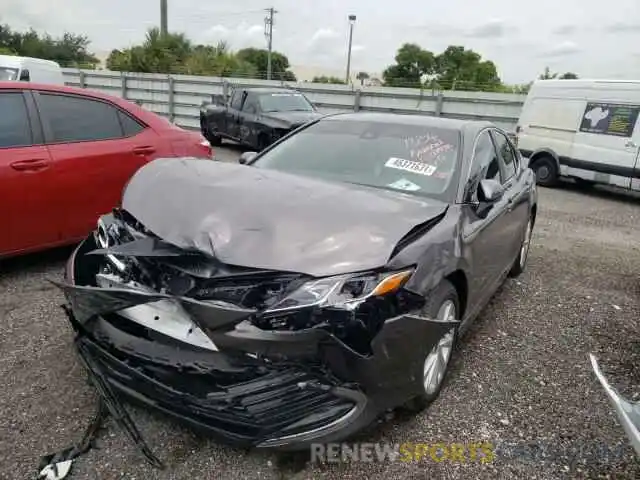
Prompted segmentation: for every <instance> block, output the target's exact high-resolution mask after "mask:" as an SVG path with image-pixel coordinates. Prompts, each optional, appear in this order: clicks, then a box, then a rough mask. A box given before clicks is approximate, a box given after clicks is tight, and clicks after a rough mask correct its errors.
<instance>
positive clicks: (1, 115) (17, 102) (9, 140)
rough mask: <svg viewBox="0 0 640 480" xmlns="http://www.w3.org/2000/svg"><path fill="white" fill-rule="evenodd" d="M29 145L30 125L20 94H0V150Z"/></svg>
mask: <svg viewBox="0 0 640 480" xmlns="http://www.w3.org/2000/svg"><path fill="white" fill-rule="evenodd" d="M31 144H32V139H31V124H30V123H29V115H28V114H27V105H26V104H25V103H24V97H23V96H22V93H19V92H11V93H0V148H11V147H25V146H29V145H31Z"/></svg>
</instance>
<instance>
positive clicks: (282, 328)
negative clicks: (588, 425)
mask: <svg viewBox="0 0 640 480" xmlns="http://www.w3.org/2000/svg"><path fill="white" fill-rule="evenodd" d="M243 160H244V162H245V163H247V165H237V164H226V163H222V162H209V161H203V160H190V159H180V160H175V159H167V160H157V161H154V162H151V163H150V164H148V165H146V166H144V167H143V168H141V169H140V170H139V171H138V172H137V173H136V174H135V175H134V176H133V178H132V179H131V180H130V182H129V184H128V185H127V187H126V189H125V191H124V194H123V198H122V202H121V205H120V206H119V208H117V209H115V210H114V211H113V212H112V213H110V214H108V215H104V216H103V217H102V218H100V219H99V221H98V226H97V229H96V231H95V232H94V234H92V235H91V236H89V237H88V238H87V239H86V240H85V241H84V242H83V243H82V244H81V245H80V246H79V247H78V248H77V250H76V251H75V252H74V253H73V255H72V256H71V258H70V260H69V262H68V265H67V271H66V276H65V281H64V282H63V283H60V284H59V286H60V287H61V288H62V289H63V290H64V293H65V295H66V298H67V300H68V305H67V307H66V311H67V314H68V316H69V319H70V322H71V324H72V326H73V328H74V330H75V331H76V333H77V335H76V338H75V346H76V348H77V350H78V352H79V353H80V357H81V359H82V360H83V361H84V364H85V366H87V368H88V369H89V371H90V373H91V375H90V376H91V378H92V379H94V384H96V386H98V387H99V389H100V393H101V394H102V395H103V396H104V397H105V398H109V401H110V405H111V408H110V410H111V411H112V412H113V411H114V409H116V410H117V408H116V407H115V406H114V405H116V403H117V402H120V401H121V400H122V399H128V400H130V401H134V402H137V403H139V404H142V405H145V406H147V407H149V408H152V409H155V410H158V411H160V412H164V413H166V414H169V415H171V416H173V417H175V418H177V419H179V420H181V421H183V422H185V423H187V424H188V425H191V426H193V427H196V428H198V429H203V430H205V431H207V432H209V433H210V434H212V435H214V436H216V437H217V438H219V439H221V440H222V441H224V442H226V443H230V444H234V445H239V446H245V447H262V448H272V447H274V448H285V449H302V448H308V445H309V444H310V443H311V442H330V441H339V440H342V439H345V438H347V437H349V436H350V435H352V434H353V433H355V432H357V431H359V430H361V429H362V428H364V427H365V426H367V425H369V424H371V423H372V422H373V421H374V420H376V418H378V417H379V416H380V415H381V414H382V413H383V412H385V411H387V410H388V409H392V408H395V407H399V406H406V407H409V408H411V409H414V410H420V409H423V408H425V407H426V406H427V405H428V404H429V403H430V402H432V401H433V400H434V399H435V398H436V397H437V395H438V393H439V392H440V389H441V387H442V385H443V381H444V379H445V376H446V373H447V369H448V367H449V364H450V359H451V353H452V351H453V350H454V347H455V345H456V341H457V340H458V338H459V336H460V334H461V333H462V332H464V331H465V330H466V328H467V327H468V326H469V324H470V322H471V321H472V320H473V319H474V318H475V317H476V316H477V314H478V313H479V312H480V310H481V309H482V308H483V306H484V305H486V303H487V302H488V301H489V299H490V298H491V296H492V295H493V294H494V293H495V291H496V290H497V289H498V287H499V286H500V284H501V283H502V282H503V281H504V279H505V277H506V276H508V275H511V276H516V275H518V274H520V273H521V272H522V271H523V270H524V268H525V265H526V260H527V254H528V251H529V242H530V239H531V232H532V229H533V226H534V222H535V219H536V208H537V206H536V200H537V197H536V187H535V177H534V175H533V173H532V172H531V170H529V169H528V168H527V167H526V166H525V165H523V164H522V162H521V159H520V156H519V154H518V153H517V150H516V149H515V148H514V146H513V145H512V143H511V142H510V141H509V139H508V138H507V136H506V134H505V133H504V132H503V131H501V130H500V129H498V128H497V127H495V126H494V125H492V124H489V123H484V122H482V123H480V122H469V121H459V120H446V119H439V118H433V117H423V116H402V115H392V114H375V113H359V114H342V115H333V116H328V117H324V118H322V119H319V120H317V121H314V122H312V123H310V124H309V125H307V126H305V127H302V128H301V129H299V130H297V131H296V132H294V133H293V134H291V135H289V136H287V137H285V138H283V139H281V140H279V141H278V142H276V143H275V144H274V145H272V146H271V147H269V148H267V149H266V150H264V151H263V152H261V153H260V154H257V155H254V154H245V155H244V156H243Z"/></svg>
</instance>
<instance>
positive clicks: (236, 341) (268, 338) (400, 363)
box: [209, 314, 460, 408]
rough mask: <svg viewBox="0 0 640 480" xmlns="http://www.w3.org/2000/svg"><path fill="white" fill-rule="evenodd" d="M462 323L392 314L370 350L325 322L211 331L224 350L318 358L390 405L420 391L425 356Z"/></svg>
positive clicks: (245, 325)
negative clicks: (357, 347) (348, 342)
mask: <svg viewBox="0 0 640 480" xmlns="http://www.w3.org/2000/svg"><path fill="white" fill-rule="evenodd" d="M459 324H460V322H458V321H456V322H449V321H441V320H437V319H429V318H427V317H422V316H418V315H411V314H408V315H400V316H397V317H393V318H390V319H387V320H385V322H384V324H383V326H382V328H381V330H380V331H379V332H378V334H377V335H376V336H375V337H374V339H373V341H372V351H373V353H372V354H371V355H367V356H365V355H362V354H360V353H358V352H356V351H354V350H353V349H351V348H350V347H349V346H348V345H346V344H345V343H343V342H342V341H340V340H339V339H338V338H337V337H336V336H335V335H333V334H332V333H330V332H328V331H326V330H323V329H320V328H310V329H306V330H297V331H265V330H262V329H260V328H258V327H255V326H254V325H252V324H251V323H249V322H247V321H245V322H241V323H239V324H237V325H236V326H235V328H234V329H233V330H230V331H227V332H224V333H222V332H210V333H209V335H210V336H211V339H212V340H213V341H214V343H215V344H216V345H218V347H219V348H220V349H221V350H224V349H229V350H237V351H238V350H239V351H243V352H247V353H255V354H259V355H263V356H265V357H277V358H281V357H284V358H288V359H289V360H297V361H302V360H304V359H314V358H315V359H319V360H320V361H321V362H322V363H323V364H325V365H327V366H328V368H329V369H330V370H331V371H332V372H333V373H334V374H335V375H336V376H337V377H338V378H339V379H340V380H341V381H344V382H353V383H357V384H359V385H361V387H362V389H363V391H364V392H365V394H366V395H367V396H369V397H371V398H372V400H373V401H374V402H375V403H376V404H377V405H379V406H383V408H390V407H395V406H397V405H399V404H401V403H403V402H404V401H406V400H407V399H409V398H412V397H414V396H416V395H419V394H420V393H421V389H422V388H423V387H422V382H419V381H418V379H421V378H422V375H423V367H424V359H425V358H426V356H427V355H428V353H429V352H430V351H431V350H432V349H433V347H434V346H435V345H436V344H437V343H438V342H439V341H440V339H441V338H442V337H443V336H444V335H445V334H446V333H447V332H449V331H450V330H451V328H452V327H453V328H457V327H458V326H459Z"/></svg>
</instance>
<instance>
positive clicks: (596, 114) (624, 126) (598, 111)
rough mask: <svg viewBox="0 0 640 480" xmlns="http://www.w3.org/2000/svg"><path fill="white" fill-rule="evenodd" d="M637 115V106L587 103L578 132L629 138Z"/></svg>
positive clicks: (638, 111)
mask: <svg viewBox="0 0 640 480" xmlns="http://www.w3.org/2000/svg"><path fill="white" fill-rule="evenodd" d="M639 113H640V106H639V105H621V104H613V103H597V102H589V103H587V106H586V108H585V109H584V113H583V114H582V121H581V122H580V131H581V132H584V133H597V134H600V135H614V136H616V137H626V138H630V137H631V135H632V134H633V128H634V127H635V125H636V121H637V120H638V114H639Z"/></svg>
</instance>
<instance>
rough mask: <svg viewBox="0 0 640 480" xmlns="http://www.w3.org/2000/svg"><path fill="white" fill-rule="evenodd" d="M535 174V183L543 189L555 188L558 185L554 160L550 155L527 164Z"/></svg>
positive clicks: (557, 174)
mask: <svg viewBox="0 0 640 480" xmlns="http://www.w3.org/2000/svg"><path fill="white" fill-rule="evenodd" d="M529 168H531V170H533V171H534V173H535V174H536V183H537V184H538V185H542V186H543V187H555V186H556V185H557V184H558V180H559V178H558V177H559V172H558V165H557V164H556V160H555V159H554V158H553V157H552V156H551V155H542V156H540V157H537V158H535V159H534V160H533V162H531V163H530V164H529Z"/></svg>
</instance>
